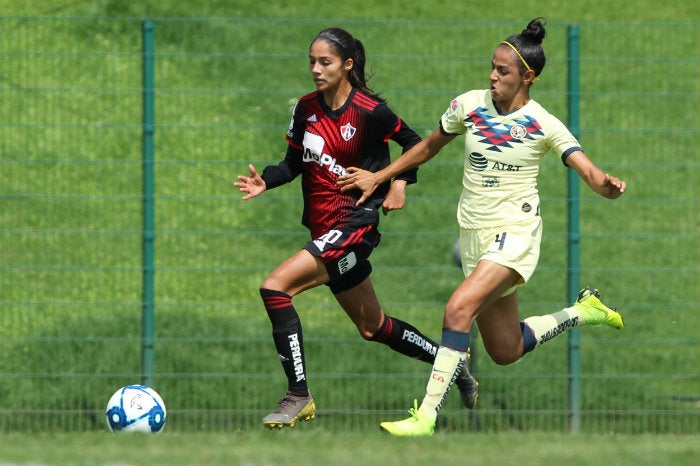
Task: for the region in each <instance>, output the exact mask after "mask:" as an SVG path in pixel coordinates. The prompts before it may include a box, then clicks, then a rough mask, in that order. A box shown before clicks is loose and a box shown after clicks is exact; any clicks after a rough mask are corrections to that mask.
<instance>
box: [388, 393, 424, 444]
mask: <svg viewBox="0 0 700 466" xmlns="http://www.w3.org/2000/svg"><path fill="white" fill-rule="evenodd" d="M408 412H409V413H411V417H409V418H408V419H404V420H403V421H396V422H382V423H381V424H379V426H380V427H381V428H382V430H384V431H385V432H389V433H390V434H391V435H396V436H397V437H420V436H425V435H433V432H434V431H435V420H434V419H430V418H429V417H428V415H427V414H425V413H424V412H423V411H422V410H421V409H418V400H414V401H413V408H411V409H409V410H408Z"/></svg>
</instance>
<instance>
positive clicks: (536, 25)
mask: <svg viewBox="0 0 700 466" xmlns="http://www.w3.org/2000/svg"><path fill="white" fill-rule="evenodd" d="M545 24H547V22H546V21H545V19H544V18H541V17H540V18H535V19H533V20H532V21H530V22H529V23H528V25H527V27H526V28H525V29H523V30H522V32H521V33H520V34H515V35H512V36H510V37H508V38H507V39H506V40H504V41H503V43H505V44H507V45H509V46H511V47H512V48H513V49H515V51H516V52H517V53H518V54H519V55H520V59H521V61H522V63H521V65H522V66H521V71H522V72H523V73H524V72H525V71H527V69H528V67H529V68H530V69H531V70H533V71H534V72H535V76H539V75H540V73H542V70H543V69H544V65H545V63H546V62H547V57H545V55H544V50H543V49H542V41H543V40H544V38H545V36H546V35H547V31H546V30H545V28H544V26H545Z"/></svg>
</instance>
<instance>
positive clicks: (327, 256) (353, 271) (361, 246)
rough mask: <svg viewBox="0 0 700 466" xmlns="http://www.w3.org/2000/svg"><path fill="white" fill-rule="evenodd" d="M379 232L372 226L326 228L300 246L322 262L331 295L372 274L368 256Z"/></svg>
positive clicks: (378, 239)
mask: <svg viewBox="0 0 700 466" xmlns="http://www.w3.org/2000/svg"><path fill="white" fill-rule="evenodd" d="M380 239H381V235H380V234H379V232H378V231H377V228H376V226H375V225H362V226H360V227H355V228H350V229H342V230H330V231H327V232H326V233H324V234H323V235H321V236H320V237H318V238H316V239H313V240H311V241H309V242H308V243H306V246H304V249H306V250H307V251H309V252H310V253H311V254H312V255H314V256H316V257H318V258H320V259H321V261H323V263H324V264H325V265H326V271H327V272H328V276H329V277H330V281H329V282H328V283H326V285H327V286H328V287H329V288H330V289H331V291H332V292H333V294H337V293H340V292H341V291H345V290H349V289H350V288H352V287H354V286H357V285H359V284H360V283H361V282H362V280H364V279H365V278H367V277H369V275H370V273H372V265H371V264H370V263H369V255H370V254H372V250H374V248H376V247H377V246H378V245H379V241H380Z"/></svg>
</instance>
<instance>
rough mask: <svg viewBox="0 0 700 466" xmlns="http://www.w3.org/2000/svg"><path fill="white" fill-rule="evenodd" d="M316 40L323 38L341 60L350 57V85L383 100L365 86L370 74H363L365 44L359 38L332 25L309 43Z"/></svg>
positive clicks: (382, 100)
mask: <svg viewBox="0 0 700 466" xmlns="http://www.w3.org/2000/svg"><path fill="white" fill-rule="evenodd" d="M317 40H325V41H326V42H327V43H328V45H329V46H330V47H331V49H332V50H333V51H334V52H335V53H336V54H337V55H338V56H339V57H340V58H341V59H342V60H343V61H345V60H347V59H348V58H352V61H353V67H352V69H351V70H350V71H349V72H348V81H350V84H351V85H352V87H356V88H358V89H360V90H361V91H362V92H364V93H365V94H368V95H369V96H370V97H373V98H375V99H377V100H379V101H381V102H384V99H383V98H381V97H380V96H379V95H378V94H376V93H375V92H374V91H373V90H372V89H370V88H369V87H367V81H369V79H370V77H371V76H369V75H367V74H365V63H366V59H365V46H364V45H363V44H362V42H361V41H360V40H359V39H355V38H354V37H353V36H352V34H350V33H349V32H348V31H346V30H345V29H341V28H335V27H332V28H327V29H324V30H323V31H321V32H319V33H318V35H317V36H316V37H315V38H314V40H313V41H311V43H312V44H313V43H314V42H316V41H317Z"/></svg>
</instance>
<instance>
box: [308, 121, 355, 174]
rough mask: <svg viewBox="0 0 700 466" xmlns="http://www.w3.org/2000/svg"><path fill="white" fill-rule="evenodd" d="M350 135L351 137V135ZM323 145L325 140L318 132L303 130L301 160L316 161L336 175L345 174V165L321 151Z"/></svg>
mask: <svg viewBox="0 0 700 466" xmlns="http://www.w3.org/2000/svg"><path fill="white" fill-rule="evenodd" d="M353 131H354V128H353ZM353 134H354V132H353ZM350 137H352V135H351V136H350ZM324 146H325V142H324V140H323V138H322V137H321V136H319V135H318V134H313V133H309V132H308V131H307V132H305V133H304V155H303V156H302V161H304V162H305V163H307V162H313V163H317V164H319V165H320V166H322V167H326V168H327V169H328V171H329V172H331V173H334V174H336V175H345V167H343V166H342V165H338V163H337V160H336V159H335V157H333V156H331V155H328V154H324V153H323V148H324Z"/></svg>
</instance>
